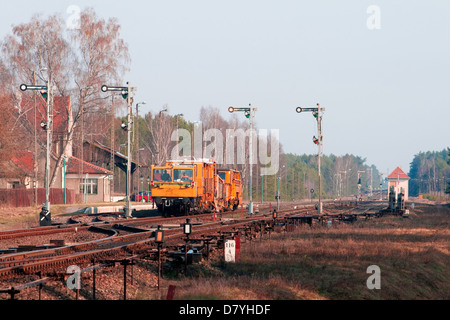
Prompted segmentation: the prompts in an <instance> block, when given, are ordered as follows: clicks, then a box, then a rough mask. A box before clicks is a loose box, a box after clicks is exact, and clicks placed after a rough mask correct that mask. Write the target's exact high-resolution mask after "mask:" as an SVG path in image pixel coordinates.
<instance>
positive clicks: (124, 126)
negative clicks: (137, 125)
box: [120, 122, 128, 130]
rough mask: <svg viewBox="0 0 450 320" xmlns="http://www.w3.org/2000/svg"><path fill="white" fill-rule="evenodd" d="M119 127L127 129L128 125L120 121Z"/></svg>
mask: <svg viewBox="0 0 450 320" xmlns="http://www.w3.org/2000/svg"><path fill="white" fill-rule="evenodd" d="M120 127H121V128H122V129H123V130H127V127H128V126H127V125H126V124H125V123H123V122H122V124H121V125H120Z"/></svg>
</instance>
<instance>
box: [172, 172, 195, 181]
mask: <svg viewBox="0 0 450 320" xmlns="http://www.w3.org/2000/svg"><path fill="white" fill-rule="evenodd" d="M173 181H174V182H192V169H173Z"/></svg>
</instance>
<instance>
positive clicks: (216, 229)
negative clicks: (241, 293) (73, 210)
mask: <svg viewBox="0 0 450 320" xmlns="http://www.w3.org/2000/svg"><path fill="white" fill-rule="evenodd" d="M377 210H378V209H377V207H375V206H374V205H371V204H369V203H368V204H367V205H364V206H359V207H349V206H336V205H335V204H333V203H330V204H325V205H324V214H322V215H318V214H315V210H314V207H313V205H312V204H310V205H301V206H299V205H290V206H289V207H287V206H284V208H283V207H282V210H280V211H279V212H277V217H276V219H274V217H273V210H272V209H271V208H270V207H260V209H259V213H258V214H254V215H252V216H245V217H242V218H241V217H240V216H239V213H237V214H236V212H234V213H232V212H229V213H223V214H221V215H217V217H215V218H214V215H212V214H202V215H195V216H190V218H191V220H193V225H194V226H193V228H192V229H193V230H192V233H191V234H190V235H189V242H190V244H193V243H198V247H200V248H201V249H202V250H204V249H205V247H208V250H209V248H210V247H211V246H220V245H221V244H222V243H223V240H224V239H226V238H234V237H235V236H244V237H246V238H248V239H252V238H255V237H256V236H257V235H258V234H259V235H262V234H264V233H267V232H271V231H273V230H274V229H275V227H276V226H277V227H278V228H279V229H284V230H287V229H289V226H295V225H297V224H299V223H303V222H307V223H309V222H312V221H313V220H314V221H317V222H323V221H327V220H330V219H339V220H342V221H344V222H347V221H349V222H353V218H352V219H349V217H359V216H364V217H366V218H367V217H368V216H369V215H370V213H369V212H376V211H377ZM235 216H237V217H235ZM73 220H76V219H73ZM185 221H186V217H171V218H162V217H147V218H137V219H122V218H118V219H113V220H108V221H103V220H102V219H101V217H96V219H95V221H92V222H91V223H83V224H81V223H72V224H70V225H60V226H56V227H42V228H35V229H29V230H12V231H7V232H1V233H0V237H1V238H0V240H1V239H8V237H27V236H30V235H42V234H51V233H54V234H61V233H63V234H64V232H74V230H75V229H76V228H78V229H77V230H80V229H81V230H86V231H89V232H97V233H101V234H103V235H104V237H102V238H101V239H97V240H93V241H87V242H82V243H76V244H71V245H64V246H61V247H56V248H43V249H40V250H33V251H27V252H16V253H7V254H2V255H0V280H2V279H3V280H5V279H15V280H14V281H17V282H20V281H21V279H24V278H25V277H27V276H28V277H29V276H33V275H37V274H39V275H42V274H45V275H46V277H52V276H53V277H55V276H56V277H59V276H61V275H64V274H65V273H66V268H67V267H68V266H71V265H77V266H84V267H87V266H89V265H91V267H90V268H94V267H95V266H92V265H93V264H97V265H101V266H103V267H106V266H109V265H110V263H111V261H113V262H117V261H128V260H130V259H143V258H150V259H154V258H155V257H156V254H157V252H158V246H157V244H156V243H155V230H156V228H157V227H158V226H162V227H163V229H164V231H165V237H164V239H165V242H164V246H165V248H166V249H165V250H166V252H168V251H170V250H172V251H176V250H177V249H178V248H180V247H182V246H186V245H187V241H186V235H185V234H184V232H183V229H182V225H183V223H184V222H185ZM72 222H73V221H72ZM205 245H206V246H205ZM204 251H205V250H204ZM206 254H209V252H206ZM86 270H87V269H86ZM22 281H24V280H22ZM32 282H33V283H34V285H39V284H41V283H40V282H39V281H38V280H33V281H32ZM21 285H22V286H24V288H28V287H27V286H26V285H25V284H21ZM0 287H1V285H0ZM5 290H6V291H5ZM8 290H9V289H4V290H3V291H2V290H0V292H8V293H11V292H12V291H8ZM11 297H13V294H12V293H11Z"/></svg>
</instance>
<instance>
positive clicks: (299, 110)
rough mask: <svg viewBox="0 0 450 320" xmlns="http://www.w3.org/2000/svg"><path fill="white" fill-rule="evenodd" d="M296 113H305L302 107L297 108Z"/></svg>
mask: <svg viewBox="0 0 450 320" xmlns="http://www.w3.org/2000/svg"><path fill="white" fill-rule="evenodd" d="M295 111H297V113H300V112H302V111H303V109H302V108H300V107H297V108H296V109H295Z"/></svg>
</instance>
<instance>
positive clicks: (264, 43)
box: [0, 0, 450, 174]
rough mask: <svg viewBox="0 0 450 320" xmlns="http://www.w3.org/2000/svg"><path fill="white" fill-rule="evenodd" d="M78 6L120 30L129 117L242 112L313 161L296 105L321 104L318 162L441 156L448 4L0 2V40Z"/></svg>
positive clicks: (449, 63) (445, 137)
mask: <svg viewBox="0 0 450 320" xmlns="http://www.w3.org/2000/svg"><path fill="white" fill-rule="evenodd" d="M86 7H92V8H93V9H94V10H95V12H96V13H97V15H98V16H100V17H102V18H109V17H116V18H117V19H118V21H119V23H120V24H121V27H122V29H121V36H122V37H123V38H124V39H125V40H126V41H127V43H128V45H129V51H130V56H131V65H130V71H129V72H128V73H127V74H126V77H125V79H126V81H129V82H130V84H131V85H132V86H135V87H137V91H136V95H135V101H136V102H138V101H139V102H140V101H146V104H145V105H141V107H140V114H143V113H147V112H149V111H152V112H157V111H159V110H161V109H162V107H163V105H165V104H167V105H168V107H169V113H170V114H173V115H175V114H178V113H183V114H184V117H185V118H186V120H188V121H197V120H199V116H200V108H201V107H202V106H205V107H208V106H211V107H215V108H218V109H219V110H220V111H221V113H222V115H223V116H224V117H225V118H228V117H229V116H230V115H229V113H228V111H227V109H228V107H229V106H234V107H247V106H248V105H249V104H251V105H252V107H257V108H258V111H257V112H256V114H255V123H256V125H257V126H258V128H259V129H268V130H270V129H279V137H280V141H281V144H282V146H283V150H284V151H285V152H287V153H294V154H315V153H317V147H316V145H315V144H313V142H312V137H313V135H316V136H317V126H316V121H315V120H314V118H313V116H312V115H311V113H296V112H295V108H296V107H315V106H316V104H317V103H320V106H321V107H323V108H325V112H324V114H323V122H322V129H323V152H324V154H326V155H330V154H334V155H338V156H339V155H345V154H354V155H358V156H360V157H362V158H365V159H366V164H367V165H375V166H377V168H378V169H379V170H380V171H381V172H383V173H384V174H386V173H387V171H388V170H389V173H390V172H391V171H393V170H394V169H395V168H396V167H397V166H400V167H401V168H402V169H403V170H404V171H405V172H406V173H407V172H408V171H409V166H410V163H411V161H412V160H413V157H414V155H415V154H418V153H419V152H425V151H441V150H442V149H444V148H446V147H450V126H449V119H450V109H449V106H450V41H449V40H450V19H449V17H450V1H448V0H427V1H425V0H396V1H392V0H385V1H381V0H370V1H366V0H342V1H335V0H314V1H306V0H304V1H301V0H282V1H274V0H272V1H267V0H240V1H238V0H227V1H224V0H222V1H217V0H190V1H186V0H166V1H144V0H128V1H116V0H90V1H85V0H79V1H77V0H62V1H61V0H60V1H56V0H52V1H50V0H40V1H31V0H22V1H21V2H20V6H18V2H17V1H10V0H3V1H2V10H1V11H0V39H4V37H5V35H6V34H9V33H11V27H12V26H13V25H17V24H20V23H26V22H28V21H29V20H30V18H31V17H32V15H33V14H36V13H42V14H43V15H44V16H46V15H49V14H54V13H60V14H61V15H62V17H63V18H64V19H66V21H67V22H69V23H70V21H73V18H74V14H75V15H76V10H77V8H79V9H81V10H82V9H84V8H86ZM73 8H75V10H73ZM124 85H125V84H124ZM242 117H244V115H242ZM243 119H245V118H243Z"/></svg>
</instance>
